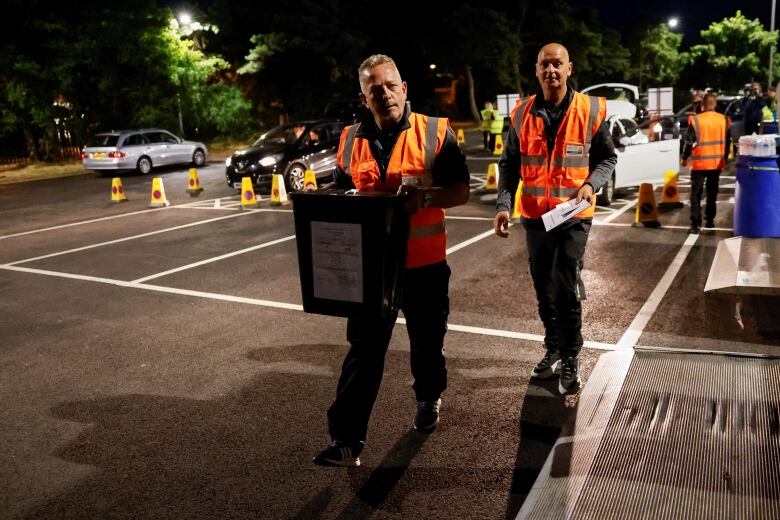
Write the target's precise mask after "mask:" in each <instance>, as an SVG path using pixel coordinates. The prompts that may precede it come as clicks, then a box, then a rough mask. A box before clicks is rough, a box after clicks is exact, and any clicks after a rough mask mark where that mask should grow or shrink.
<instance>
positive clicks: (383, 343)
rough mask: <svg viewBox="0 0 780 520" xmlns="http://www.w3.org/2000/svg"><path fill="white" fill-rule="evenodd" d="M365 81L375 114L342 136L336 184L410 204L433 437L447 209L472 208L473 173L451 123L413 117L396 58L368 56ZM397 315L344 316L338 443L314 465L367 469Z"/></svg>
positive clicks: (418, 376) (442, 378)
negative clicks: (364, 461)
mask: <svg viewBox="0 0 780 520" xmlns="http://www.w3.org/2000/svg"><path fill="white" fill-rule="evenodd" d="M358 76H359V80H360V90H361V93H360V101H361V103H363V104H364V105H366V106H367V107H368V109H369V114H368V115H367V116H366V117H364V118H363V119H362V120H361V121H360V122H359V123H357V124H354V125H352V126H349V127H346V128H345V129H344V131H343V132H342V134H341V141H340V143H339V149H338V153H337V163H338V165H337V168H336V172H335V174H334V181H335V186H336V187H338V188H344V189H355V188H356V189H357V190H358V191H385V192H396V193H398V194H399V195H401V196H403V197H405V200H406V202H405V204H406V210H407V211H408V212H409V213H410V215H411V217H410V225H409V240H408V243H407V256H406V269H405V273H404V276H403V279H404V281H403V285H402V287H401V291H402V295H401V302H400V306H401V309H403V311H404V316H405V318H406V328H407V330H408V333H409V343H410V364H411V370H412V376H413V378H414V384H413V386H412V388H413V390H414V394H415V399H416V414H415V416H414V420H413V423H412V425H413V427H414V429H415V430H417V431H421V432H431V431H433V430H434V429H435V428H436V426H437V425H438V423H439V414H440V406H441V397H442V394H443V392H444V390H445V389H446V388H447V367H446V362H445V358H444V335H445V333H446V331H447V317H448V316H449V295H448V292H449V278H450V268H449V266H448V265H447V260H446V248H447V234H446V231H445V229H444V209H445V208H450V207H453V206H459V205H461V204H465V203H466V202H467V201H468V198H469V171H468V168H467V166H466V158H465V157H464V155H463V153H462V152H461V150H460V148H459V147H458V142H457V138H456V137H455V134H454V132H453V131H452V129H451V128H450V126H449V122H448V121H447V119H444V118H436V117H429V116H425V115H422V114H417V113H414V112H412V111H411V110H410V108H409V106H408V104H407V102H406V94H407V85H406V82H405V81H403V80H402V79H401V74H400V72H399V71H398V68H397V67H396V64H395V62H394V61H393V60H392V59H391V58H390V57H388V56H385V55H382V54H376V55H373V56H370V57H369V58H367V59H366V60H365V61H364V62H363V63H362V64H361V65H360V67H359V68H358ZM397 315H398V310H397V309H396V310H394V312H392V313H391V315H390V316H389V317H387V318H384V319H380V318H377V317H375V316H369V315H353V316H349V317H348V318H347V341H349V343H350V349H349V352H348V353H347V355H346V358H345V359H344V363H343V366H342V369H341V376H340V377H339V381H338V386H337V388H336V399H335V401H334V402H333V404H332V405H331V407H330V408H329V409H328V414H327V416H328V431H329V433H330V437H331V442H330V444H329V445H328V446H327V447H326V448H325V449H323V450H322V451H321V452H320V453H318V454H317V455H316V456H315V457H314V463H315V464H318V465H322V466H358V465H359V464H360V458H359V456H360V453H361V452H362V450H363V446H364V445H365V441H366V436H367V430H368V421H369V416H370V415H371V410H372V408H373V406H374V402H375V401H376V397H377V394H378V392H379V386H380V383H381V381H382V372H383V370H384V360H385V355H386V353H387V348H388V345H389V343H390V337H391V335H392V332H393V326H394V325H395V321H396V318H397Z"/></svg>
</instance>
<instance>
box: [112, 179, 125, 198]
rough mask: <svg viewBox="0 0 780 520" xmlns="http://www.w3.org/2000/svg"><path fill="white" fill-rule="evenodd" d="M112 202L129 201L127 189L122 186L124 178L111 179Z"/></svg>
mask: <svg viewBox="0 0 780 520" xmlns="http://www.w3.org/2000/svg"><path fill="white" fill-rule="evenodd" d="M111 202H127V197H125V190H124V189H123V188H122V179H120V178H119V177H114V178H113V180H112V181H111Z"/></svg>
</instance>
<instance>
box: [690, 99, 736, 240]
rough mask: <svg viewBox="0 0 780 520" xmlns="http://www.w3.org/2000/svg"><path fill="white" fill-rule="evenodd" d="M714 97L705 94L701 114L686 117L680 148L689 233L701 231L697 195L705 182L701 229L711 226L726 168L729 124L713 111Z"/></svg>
mask: <svg viewBox="0 0 780 520" xmlns="http://www.w3.org/2000/svg"><path fill="white" fill-rule="evenodd" d="M717 104H718V98H717V97H716V96H715V94H713V93H712V92H708V93H707V94H705V96H704V100H703V101H702V107H703V109H704V112H702V113H701V114H694V115H692V116H689V117H688V135H687V139H686V143H685V148H684V149H683V159H682V163H681V164H682V165H683V166H687V165H688V159H689V158H690V159H691V227H690V229H689V230H688V232H689V233H694V234H698V233H699V232H700V231H701V196H702V192H703V191H704V183H705V182H706V183H707V208H706V210H705V212H704V216H705V221H704V227H706V228H713V227H715V214H716V212H717V202H718V182H719V180H720V171H721V170H722V169H723V167H724V166H725V165H726V150H728V149H729V121H728V119H727V118H726V116H724V115H723V114H719V113H717V112H716V111H715V107H716V106H717Z"/></svg>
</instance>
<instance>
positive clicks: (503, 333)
mask: <svg viewBox="0 0 780 520" xmlns="http://www.w3.org/2000/svg"><path fill="white" fill-rule="evenodd" d="M0 269H5V270H7V271H18V272H22V273H31V274H40V275H45V276H53V277H57V278H67V279H72V280H81V281H86V282H96V283H103V284H108V285H116V286H119V287H127V288H130V289H140V290H144V291H153V292H161V293H168V294H178V295H181V296H192V297H195V298H204V299H208V300H219V301H226V302H233V303H242V304H246V305H257V306H259V307H269V308H273V309H286V310H292V311H303V306H302V305H298V304H295V303H285V302H275V301H271V300H262V299H258V298H246V297H242V296H231V295H228V294H219V293H211V292H205V291H191V290H189V289H177V288H175V287H165V286H162V285H151V284H145V283H137V282H125V281H123V280H114V279H111V278H101V277H98V276H85V275H80V274H71V273H61V272H57V271H48V270H46V269H33V268H29V267H18V266H10V265H0ZM397 323H399V324H401V325H406V320H405V319H404V318H398V321H397ZM447 328H448V329H449V330H452V331H455V332H462V333H465V334H476V335H479V336H494V337H500V338H509V339H519V340H525V341H535V342H542V341H544V336H540V335H538V334H529V333H525V332H515V331H511V330H500V329H488V328H482V327H471V326H468V325H457V324H454V323H449V324H448V325H447ZM584 346H585V348H592V349H598V350H615V348H616V346H615V345H612V344H610V343H599V342H595V341H586V342H585V345H584Z"/></svg>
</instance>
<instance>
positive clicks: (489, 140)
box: [482, 132, 498, 152]
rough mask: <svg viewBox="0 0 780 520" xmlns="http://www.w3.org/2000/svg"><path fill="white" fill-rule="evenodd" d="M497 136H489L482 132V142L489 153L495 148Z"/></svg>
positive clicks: (487, 133)
mask: <svg viewBox="0 0 780 520" xmlns="http://www.w3.org/2000/svg"><path fill="white" fill-rule="evenodd" d="M497 135H498V134H491V133H490V132H482V142H483V143H484V144H485V150H490V151H491V152H492V151H493V149H494V148H495V147H496V136H497Z"/></svg>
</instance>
